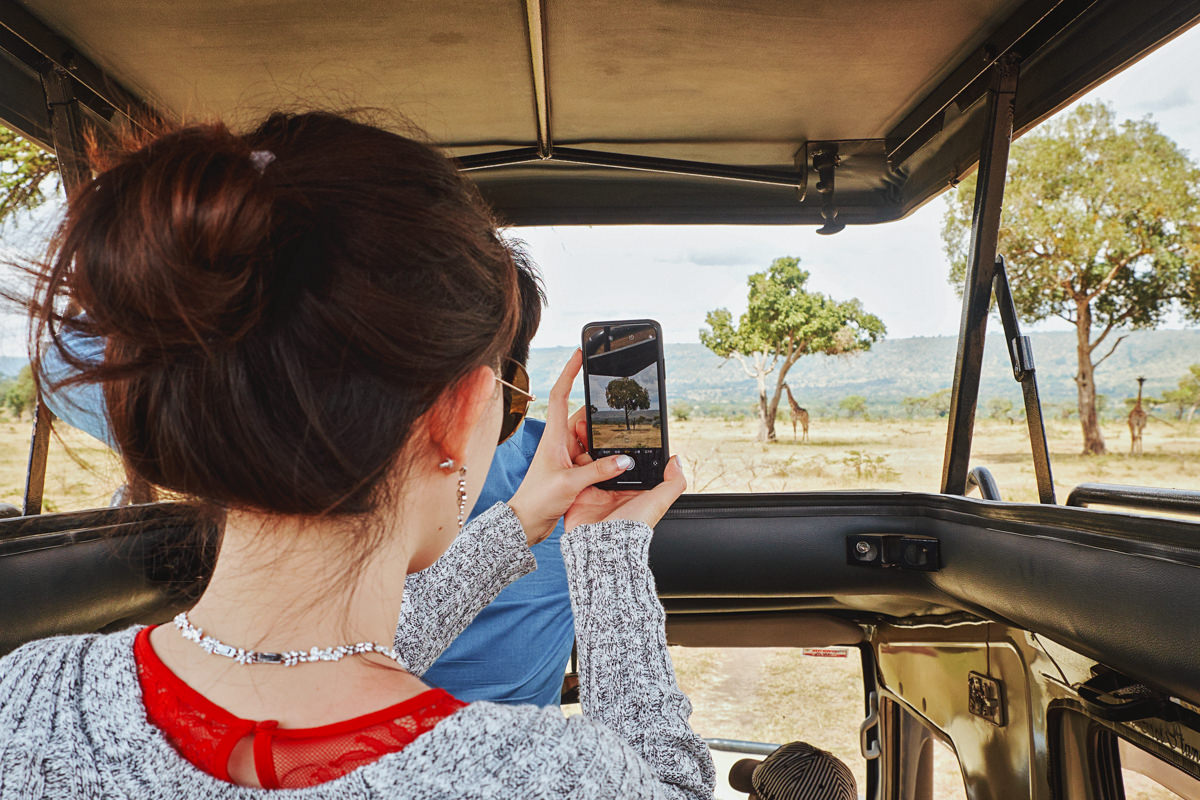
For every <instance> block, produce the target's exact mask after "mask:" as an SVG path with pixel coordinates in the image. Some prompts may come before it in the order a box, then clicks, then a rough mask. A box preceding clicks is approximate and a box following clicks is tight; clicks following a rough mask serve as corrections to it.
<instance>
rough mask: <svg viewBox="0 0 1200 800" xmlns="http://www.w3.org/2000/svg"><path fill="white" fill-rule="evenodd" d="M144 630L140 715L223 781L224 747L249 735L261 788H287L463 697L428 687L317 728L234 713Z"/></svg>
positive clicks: (456, 705) (139, 655)
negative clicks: (166, 658) (179, 669)
mask: <svg viewBox="0 0 1200 800" xmlns="http://www.w3.org/2000/svg"><path fill="white" fill-rule="evenodd" d="M151 630H152V629H151V628H144V629H142V630H141V631H140V632H139V633H138V635H137V638H136V639H135V640H134V644H133V655H134V659H135V660H136V661H137V669H138V681H139V682H140V683H141V686H142V697H143V701H144V702H145V705H146V716H147V717H148V718H149V720H150V722H151V723H153V724H154V725H155V726H157V727H158V728H159V729H160V730H162V732H163V733H165V734H166V736H167V740H168V741H169V742H170V743H171V745H172V746H173V747H174V748H175V749H176V750H178V751H179V753H180V754H181V755H182V756H183V757H184V758H186V759H187V760H188V761H190V762H191V763H192V764H194V765H195V766H196V767H198V768H199V769H201V770H202V771H204V772H207V773H208V774H209V775H212V776H214V777H216V778H220V779H221V780H225V781H228V780H230V777H229V756H230V754H232V753H233V749H234V747H235V746H236V745H237V744H238V742H240V741H241V740H243V739H245V738H246V737H248V736H249V737H252V743H253V744H252V747H253V753H254V768H255V771H256V772H257V774H258V780H259V782H260V783H262V785H263V786H264V787H265V788H268V789H294V788H298V787H301V786H312V785H314V784H318V783H324V782H325V781H329V780H333V779H334V778H338V777H341V776H342V775H345V774H346V773H347V772H350V771H351V770H354V769H357V768H358V767H361V766H363V765H364V764H369V763H371V762H372V761H375V760H377V759H379V758H380V757H381V756H383V755H386V754H387V753H394V752H396V751H398V750H403V749H404V747H405V745H407V744H409V743H410V742H412V741H413V740H414V739H416V738H417V737H418V736H420V735H421V734H422V733H425V732H426V731H428V730H431V729H432V728H433V727H434V726H435V725H437V724H438V723H439V722H441V721H442V720H443V719H445V718H446V717H448V716H450V715H451V714H453V713H454V712H456V711H458V710H459V709H460V708H463V707H464V706H465V705H466V703H463V702H461V701H459V700H457V699H455V698H454V697H452V696H451V695H449V694H448V693H446V692H445V691H443V690H441V689H430V690H429V691H427V692H422V693H421V694H419V695H417V696H416V697H412V698H409V699H408V700H405V701H404V702H403V703H397V704H396V705H394V706H388V707H387V708H384V709H380V710H379V711H374V712H372V713H370V714H364V715H363V716H361V717H354V718H353V719H347V720H342V721H341V722H335V723H332V724H330V725H321V726H320V727H316V728H280V727H278V725H279V723H278V722H276V721H275V720H263V721H261V722H255V721H253V720H248V719H241V718H240V717H236V716H234V715H233V714H231V713H229V712H228V711H226V710H225V709H223V708H221V707H220V706H218V705H217V704H215V703H213V702H212V701H210V700H208V699H207V698H206V697H204V696H203V695H202V694H200V693H199V692H197V691H196V690H195V689H193V688H192V687H190V686H188V685H187V684H186V683H184V682H183V681H182V680H181V679H180V678H179V676H177V675H176V674H175V673H173V672H171V670H169V669H167V666H166V664H164V663H163V662H162V661H161V660H159V658H158V655H157V654H156V653H155V652H154V648H153V647H151V646H150V631H151Z"/></svg>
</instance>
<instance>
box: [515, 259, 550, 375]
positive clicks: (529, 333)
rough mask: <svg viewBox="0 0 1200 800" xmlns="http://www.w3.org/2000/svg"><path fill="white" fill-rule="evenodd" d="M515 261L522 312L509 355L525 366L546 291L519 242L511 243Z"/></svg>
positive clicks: (519, 315) (544, 302) (540, 317)
mask: <svg viewBox="0 0 1200 800" xmlns="http://www.w3.org/2000/svg"><path fill="white" fill-rule="evenodd" d="M510 247H511V248H512V255H513V263H515V264H516V267H517V296H518V298H519V300H520V313H519V314H518V317H517V333H516V336H514V337H513V345H512V350H510V351H509V353H508V357H509V358H511V359H512V360H513V361H516V362H517V363H518V364H520V365H522V366H524V365H525V362H526V361H528V360H529V343H530V342H532V341H533V337H534V335H536V334H537V330H538V326H539V325H541V324H542V306H544V305H545V304H546V293H545V292H544V291H543V290H542V282H541V279H540V278H538V273H537V269H536V268H535V267H534V266H533V262H532V261H530V260H529V257H528V256H527V255H526V254H525V251H524V250H523V249H522V246H521V244H520V243H519V242H516V243H513V244H511V245H510Z"/></svg>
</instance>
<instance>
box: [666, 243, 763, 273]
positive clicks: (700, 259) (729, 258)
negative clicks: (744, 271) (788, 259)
mask: <svg viewBox="0 0 1200 800" xmlns="http://www.w3.org/2000/svg"><path fill="white" fill-rule="evenodd" d="M763 252H764V251H763V247H762V246H761V244H758V243H753V244H752V243H749V242H739V243H735V244H722V245H712V246H709V247H692V248H689V249H687V250H685V251H684V252H683V254H682V256H681V258H680V259H679V260H680V261H686V262H688V263H690V264H695V265H696V266H698V267H766V266H767V264H768V263H769V262H770V258H769V257H764V255H763Z"/></svg>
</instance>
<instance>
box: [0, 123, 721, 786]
mask: <svg viewBox="0 0 1200 800" xmlns="http://www.w3.org/2000/svg"><path fill="white" fill-rule="evenodd" d="M516 293H517V289H516V277H515V270H514V267H513V262H512V258H511V255H510V253H509V252H508V251H507V249H506V248H505V246H504V244H503V243H502V241H501V240H500V239H499V237H498V236H497V233H496V229H495V224H494V222H493V220H492V219H491V217H490V216H489V214H488V213H487V211H486V209H484V208H483V206H482V205H481V203H480V201H479V200H478V198H477V196H476V195H475V193H474V192H473V190H472V189H471V187H470V185H469V184H467V183H466V182H465V181H464V180H463V179H462V178H461V177H460V176H459V175H458V174H457V173H456V171H455V170H454V169H453V168H452V167H451V165H450V164H449V163H448V162H447V161H446V160H445V159H444V158H442V157H441V156H439V155H438V154H437V153H435V152H434V151H432V150H430V149H429V148H427V147H425V146H424V145H421V144H418V143H416V142H413V141H411V140H408V139H405V138H403V137H399V136H396V135H394V134H391V133H387V132H385V131H382V130H379V129H376V128H372V127H369V126H365V125H361V124H357V123H354V122H351V121H348V120H345V119H342V118H339V117H335V116H332V115H327V114H305V115H298V116H290V115H274V116H272V117H271V118H270V119H268V120H267V121H266V122H265V123H264V124H263V125H262V126H261V127H260V128H258V129H257V130H256V131H254V132H253V133H250V134H247V135H245V136H235V135H232V134H230V133H229V132H228V131H227V130H226V129H224V128H223V127H221V126H219V125H214V126H197V127H191V128H185V129H183V130H180V131H177V132H174V133H171V134H167V135H164V136H161V137H159V138H158V139H156V140H154V141H151V142H150V143H148V144H146V145H145V146H143V147H141V148H140V149H137V150H136V151H133V152H130V153H127V154H124V155H121V156H119V157H117V158H116V159H115V160H114V161H112V162H111V163H107V164H102V165H101V172H100V174H99V176H98V177H97V178H96V179H95V180H94V181H93V182H92V183H91V184H90V185H88V186H87V187H84V188H83V189H82V190H81V191H79V192H77V193H76V194H75V196H74V197H73V198H72V200H71V203H70V207H69V211H68V216H67V219H66V221H65V223H64V226H63V229H62V231H61V235H60V240H59V243H58V251H57V254H56V256H55V258H54V259H53V261H52V263H51V264H49V265H48V266H47V267H46V269H45V270H44V271H43V272H42V274H41V276H40V283H39V298H40V302H39V304H38V305H37V314H38V319H39V325H40V327H41V329H42V331H43V337H44V338H46V339H48V340H49V341H50V342H51V345H50V346H52V347H54V346H57V345H56V344H55V343H56V342H57V341H58V339H59V336H60V333H61V331H62V330H63V328H64V327H72V326H74V327H79V328H81V329H82V332H83V333H86V334H89V335H94V336H102V337H105V338H106V339H107V345H106V348H105V354H104V359H103V361H102V362H101V363H100V364H94V363H89V362H82V361H80V362H79V363H76V364H74V367H75V369H76V370H78V373H79V375H78V378H77V379H76V380H79V381H84V382H87V381H91V382H99V383H101V384H102V385H103V387H104V393H105V401H106V407H107V409H108V415H109V423H110V428H111V431H112V435H113V438H114V440H115V442H116V444H117V446H118V448H119V451H120V453H121V455H122V458H123V459H124V460H125V463H126V466H127V468H128V469H129V470H130V471H131V472H133V473H135V474H136V475H137V476H139V477H140V478H143V479H145V480H147V481H149V482H150V483H152V484H155V485H157V486H161V487H164V488H165V489H167V490H170V491H174V492H179V493H183V494H186V495H190V496H193V497H196V498H198V499H199V500H201V501H203V502H206V503H208V504H211V505H213V506H217V507H220V508H223V509H225V510H226V512H227V514H226V523H225V532H224V538H223V541H222V546H221V552H220V555H219V557H218V560H217V564H216V568H215V570H214V573H213V577H212V580H211V582H210V584H209V586H208V588H207V589H206V591H205V593H204V595H203V597H202V598H201V599H200V601H199V602H198V603H197V604H196V606H195V607H194V608H193V609H191V610H190V611H189V612H188V614H186V615H181V616H180V617H179V618H177V619H176V620H175V623H174V624H167V625H161V626H157V627H154V628H141V629H133V630H129V631H125V632H121V633H116V634H111V635H106V636H96V635H90V636H74V637H61V638H57V639H50V640H45V641H42V642H34V643H32V644H30V645H27V646H25V647H23V648H21V649H20V650H17V651H16V652H14V653H12V654H10V655H9V656H7V657H6V658H5V659H3V661H0V798H9V797H12V798H16V797H21V798H27V797H54V798H59V797H63V798H66V797H72V798H73V797H100V796H103V797H129V798H134V797H137V798H168V797H169V798H177V797H200V796H203V797H213V798H224V797H251V796H258V795H259V794H260V793H262V792H264V791H265V790H264V789H263V788H260V787H267V788H268V789H269V788H274V787H282V788H292V787H301V786H307V787H310V788H308V789H306V790H305V791H304V792H303V796H304V797H314V798H324V797H329V798H334V797H337V798H343V797H346V798H349V797H355V798H357V797H431V796H438V797H523V798H527V797H547V798H549V797H567V796H569V797H673V798H684V797H706V796H710V795H711V792H712V781H713V769H712V762H711V759H710V758H709V756H708V753H707V750H706V749H705V747H704V744H703V742H702V741H701V740H700V739H699V738H698V737H697V736H696V735H695V733H694V732H693V731H692V730H691V729H690V728H689V727H688V724H687V717H688V714H689V713H690V706H689V704H688V702H687V699H686V698H685V697H684V696H683V695H682V693H680V691H679V689H678V687H677V686H676V684H675V680H674V675H673V672H672V669H671V665H670V661H669V659H668V657H667V654H666V647H665V640H664V634H663V628H662V622H663V616H662V608H661V606H660V605H659V604H658V601H657V598H656V596H655V594H654V589H653V582H652V579H651V576H650V573H649V570H648V567H647V562H646V558H647V550H648V545H649V539H650V534H651V530H650V526H651V525H653V524H654V523H656V522H657V521H658V519H659V518H660V517H661V516H662V514H663V513H664V511H665V510H666V508H667V507H668V506H669V505H670V504H671V502H673V501H674V499H675V498H676V497H677V496H678V495H679V493H680V492H681V491H682V490H683V488H684V480H683V475H682V471H681V469H680V467H679V464H678V462H677V461H676V462H675V463H673V464H672V465H671V466H669V468H668V470H667V473H666V481H665V482H664V483H663V484H662V485H661V486H659V487H658V488H656V489H654V490H653V491H649V492H640V493H609V492H602V491H600V490H598V489H595V488H592V487H591V484H593V483H596V482H597V481H600V480H604V479H607V478H610V477H612V476H614V475H616V474H619V473H620V471H621V470H622V469H623V468H624V467H625V466H627V465H626V464H624V463H622V462H621V458H622V457H619V456H618V457H616V458H611V459H603V460H600V461H596V462H591V461H590V460H589V459H588V457H587V455H586V453H585V452H583V449H582V448H581V446H580V444H579V438H580V435H581V433H582V429H581V427H580V426H581V422H580V420H579V419H577V418H575V419H568V417H567V396H568V394H569V393H570V388H571V384H572V382H573V380H574V378H575V375H576V373H577V372H578V370H579V365H580V356H579V354H578V353H576V354H575V355H574V356H573V357H572V358H571V360H570V361H569V362H568V364H567V365H566V367H565V368H564V370H563V373H562V375H561V376H560V378H559V380H558V382H557V383H556V385H555V387H554V389H553V391H552V392H551V397H550V406H549V409H548V413H547V424H546V431H545V434H544V435H543V438H542V443H541V445H540V446H539V449H538V451H537V455H536V456H535V458H534V461H533V463H532V464H531V466H530V469H529V473H528V476H527V478H526V480H525V481H524V483H522V485H521V487H520V489H519V490H518V491H517V493H516V494H515V495H514V496H513V498H512V500H511V501H509V502H508V503H507V504H503V503H498V504H496V505H495V506H493V507H492V508H491V509H490V510H489V511H487V512H486V513H484V514H482V515H480V516H479V517H478V518H477V519H476V520H475V521H473V522H472V523H471V524H470V525H468V526H466V528H465V529H462V522H463V516H464V514H465V512H466V509H468V508H470V505H471V502H472V500H473V498H474V497H476V496H477V495H478V492H479V485H480V483H481V482H482V479H483V476H484V475H485V474H486V473H487V468H488V464H489V463H490V461H491V458H492V454H493V452H494V450H495V447H496V442H497V440H500V439H502V437H503V436H504V435H505V434H506V433H511V429H512V428H513V427H515V426H514V425H513V422H514V420H515V421H516V422H519V420H520V413H512V412H514V411H516V412H519V411H522V410H523V408H524V403H523V402H522V400H521V393H520V390H519V388H517V387H515V386H513V385H512V384H513V382H514V381H513V380H510V379H506V378H503V377H501V376H502V375H508V378H513V377H515V376H514V374H513V372H512V370H513V368H512V367H510V366H508V365H506V364H505V363H503V361H504V360H503V355H504V354H505V353H507V352H508V350H509V348H510V346H511V345H512V342H513V337H514V335H515V333H516V330H517V327H518V320H517V318H516V317H517V312H516V308H517V294H516ZM64 297H70V298H71V299H72V300H73V301H74V302H75V303H76V304H77V305H78V307H79V308H80V309H82V311H83V312H84V313H83V314H80V315H73V316H71V317H63V316H61V315H60V314H59V313H58V311H57V309H61V308H62V307H63V303H62V302H61V301H62V298H64ZM59 355H60V357H62V358H63V359H64V360H67V361H70V359H71V355H70V353H67V352H60V354H59ZM35 360H36V354H35ZM506 370H508V371H506ZM563 516H565V518H566V528H567V532H566V533H565V534H564V535H563V539H562V550H563V557H564V561H565V563H566V565H567V572H568V580H569V583H570V588H571V599H572V606H573V610H574V614H575V621H576V628H577V635H578V639H579V654H580V666H581V669H580V672H581V678H582V687H581V689H582V691H581V694H582V699H583V707H584V716H583V717H576V718H571V719H564V718H563V716H562V714H561V712H559V711H558V710H557V709H549V708H547V709H539V708H536V707H533V706H516V707H503V706H497V705H494V704H490V703H484V702H478V703H472V704H469V705H464V704H462V703H460V702H458V701H456V700H455V699H454V698H453V697H450V696H449V695H447V694H446V693H444V692H440V691H439V690H436V689H430V688H429V687H427V686H425V685H424V684H423V683H421V681H420V675H421V674H422V673H423V672H424V670H425V668H426V667H428V666H429V664H431V663H432V661H433V660H434V659H435V658H436V657H437V655H438V654H439V653H440V652H441V651H442V650H443V649H444V648H445V647H446V646H447V645H448V644H449V643H450V642H451V641H452V640H453V639H454V637H455V636H456V635H457V633H458V632H459V631H461V630H462V628H463V627H464V626H465V625H466V624H467V623H468V622H470V620H471V618H472V617H473V616H474V614H475V613H476V612H478V610H479V609H480V608H482V607H483V606H484V605H486V604H487V602H488V601H489V600H490V599H491V598H492V597H494V596H495V595H496V593H497V592H499V590H500V589H501V588H503V586H504V585H505V584H506V583H508V582H511V581H512V580H514V579H516V578H517V577H519V576H520V575H522V574H524V573H527V572H528V571H530V570H532V569H533V568H534V567H535V564H534V562H533V558H532V556H531V555H530V552H529V546H530V545H531V544H533V543H536V542H538V541H540V540H541V539H543V538H545V537H546V536H547V535H548V534H549V533H550V532H551V530H552V528H553V526H554V524H555V522H556V521H557V520H558V519H559V518H560V517H563ZM460 529H462V530H461V533H460ZM456 536H457V538H456ZM435 562H436V563H435ZM397 609H400V612H399V613H400V622H399V626H398V627H397V625H396V617H397ZM393 634H394V636H395V641H394V644H395V649H394V650H393V648H392V647H390V646H388V645H384V644H380V642H388V643H391V642H392V636H393Z"/></svg>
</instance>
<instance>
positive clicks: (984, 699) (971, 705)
mask: <svg viewBox="0 0 1200 800" xmlns="http://www.w3.org/2000/svg"><path fill="white" fill-rule="evenodd" d="M967 710H968V711H970V712H971V713H972V714H974V715H975V716H977V717H982V718H983V719H986V720H987V721H988V722H990V723H992V724H993V725H996V726H998V727H1001V728H1003V727H1004V723H1005V719H1004V684H1003V683H1002V682H1000V681H998V680H996V679H995V678H989V677H988V676H987V675H980V674H979V673H978V672H971V673H969V674H968V675H967Z"/></svg>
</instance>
